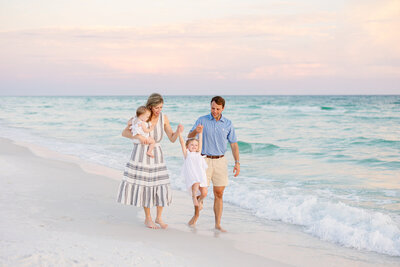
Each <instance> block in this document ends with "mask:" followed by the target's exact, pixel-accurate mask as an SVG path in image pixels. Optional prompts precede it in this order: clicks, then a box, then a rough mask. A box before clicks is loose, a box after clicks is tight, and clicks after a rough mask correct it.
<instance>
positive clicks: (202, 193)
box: [198, 187, 207, 210]
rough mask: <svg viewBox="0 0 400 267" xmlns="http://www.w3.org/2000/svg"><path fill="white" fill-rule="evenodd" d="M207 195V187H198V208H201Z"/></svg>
mask: <svg viewBox="0 0 400 267" xmlns="http://www.w3.org/2000/svg"><path fill="white" fill-rule="evenodd" d="M206 196H207V187H200V196H199V197H198V202H199V210H202V209H203V200H204V199H205V198H206Z"/></svg>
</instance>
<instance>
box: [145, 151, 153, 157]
mask: <svg viewBox="0 0 400 267" xmlns="http://www.w3.org/2000/svg"><path fill="white" fill-rule="evenodd" d="M146 154H147V156H149V157H150V158H154V155H153V153H151V152H147V153H146Z"/></svg>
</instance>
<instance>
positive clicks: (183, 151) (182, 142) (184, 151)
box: [179, 131, 187, 158]
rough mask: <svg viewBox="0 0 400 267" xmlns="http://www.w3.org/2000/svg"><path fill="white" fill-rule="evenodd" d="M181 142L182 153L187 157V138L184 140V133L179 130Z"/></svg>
mask: <svg viewBox="0 0 400 267" xmlns="http://www.w3.org/2000/svg"><path fill="white" fill-rule="evenodd" d="M179 143H181V147H182V153H183V156H184V157H185V158H186V154H187V153H186V144H185V140H183V137H182V133H181V132H180V131H179Z"/></svg>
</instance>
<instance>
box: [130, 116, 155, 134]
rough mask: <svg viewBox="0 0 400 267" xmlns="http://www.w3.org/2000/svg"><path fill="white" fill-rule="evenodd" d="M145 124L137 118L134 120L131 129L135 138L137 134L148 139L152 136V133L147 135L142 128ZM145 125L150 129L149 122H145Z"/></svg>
mask: <svg viewBox="0 0 400 267" xmlns="http://www.w3.org/2000/svg"><path fill="white" fill-rule="evenodd" d="M143 122H144V121H142V120H141V119H139V118H137V117H135V118H133V119H132V126H131V127H130V129H131V132H132V135H134V136H135V135H137V134H140V135H141V136H144V137H146V138H147V137H149V136H150V133H145V132H144V131H143V128H142V123H143ZM144 123H145V125H146V127H149V124H148V123H147V122H144Z"/></svg>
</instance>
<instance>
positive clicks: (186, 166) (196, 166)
mask: <svg viewBox="0 0 400 267" xmlns="http://www.w3.org/2000/svg"><path fill="white" fill-rule="evenodd" d="M207 167H208V166H207V163H206V161H205V160H204V157H203V156H202V155H201V154H200V152H190V151H189V150H187V151H186V159H184V162H183V167H182V173H181V175H182V176H183V177H185V181H186V188H187V190H188V191H189V192H190V195H191V194H192V185H193V184H194V183H200V187H207V186H208V183H207V175H206V170H207ZM197 195H200V191H198V192H197Z"/></svg>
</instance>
